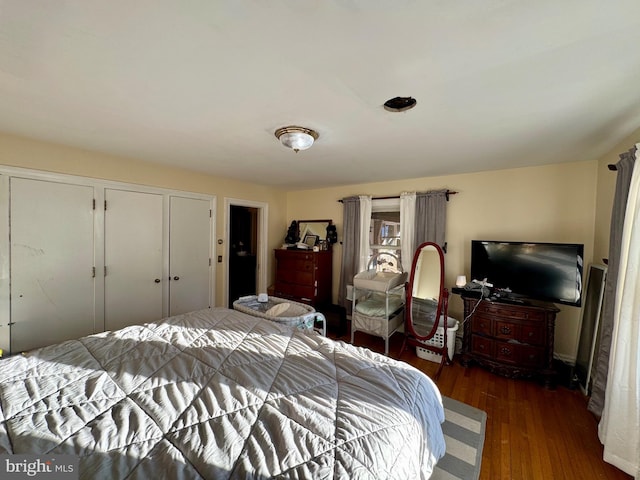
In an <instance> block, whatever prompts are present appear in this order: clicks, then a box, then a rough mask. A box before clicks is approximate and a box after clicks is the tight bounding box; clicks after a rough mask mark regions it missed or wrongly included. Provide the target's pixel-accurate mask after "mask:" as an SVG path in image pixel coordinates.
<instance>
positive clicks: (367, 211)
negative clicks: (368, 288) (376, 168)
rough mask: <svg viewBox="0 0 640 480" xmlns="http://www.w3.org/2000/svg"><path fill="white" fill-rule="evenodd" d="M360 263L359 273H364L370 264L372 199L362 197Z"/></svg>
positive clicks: (365, 196)
mask: <svg viewBox="0 0 640 480" xmlns="http://www.w3.org/2000/svg"><path fill="white" fill-rule="evenodd" d="M358 198H360V248H359V255H360V262H359V263H358V265H359V267H358V272H364V271H365V270H366V269H367V263H368V262H369V251H370V248H369V230H370V229H371V197H370V196H367V195H360V196H359V197H358Z"/></svg>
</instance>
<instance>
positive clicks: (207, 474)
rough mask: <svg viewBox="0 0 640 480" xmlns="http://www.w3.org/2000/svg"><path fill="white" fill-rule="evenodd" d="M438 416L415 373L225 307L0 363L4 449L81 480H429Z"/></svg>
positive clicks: (429, 391) (440, 445) (433, 397)
mask: <svg viewBox="0 0 640 480" xmlns="http://www.w3.org/2000/svg"><path fill="white" fill-rule="evenodd" d="M442 421H444V412H443V408H442V402H441V397H440V394H439V392H438V390H437V389H436V387H435V385H434V384H433V383H432V382H431V380H429V378H428V377H426V376H425V375H423V374H422V373H421V372H419V371H418V370H416V369H414V368H413V367H411V366H409V365H407V364H405V363H402V362H398V361H395V360H393V359H390V358H387V357H384V356H382V355H378V354H376V353H373V352H370V351H368V350H366V349H362V348H356V347H353V346H351V345H348V344H345V343H343V342H334V341H332V340H329V339H327V338H325V337H322V336H320V335H317V334H308V333H304V332H301V331H299V330H296V329H294V328H291V327H287V326H283V325H279V324H276V323H273V322H270V321H265V320H262V319H259V318H256V317H252V316H249V315H245V314H243V313H240V312H237V311H233V310H228V309H222V308H214V309H211V310H202V311H198V312H192V313H190V314H186V315H180V316H176V317H171V318H168V319H165V320H163V321H160V322H157V323H150V324H147V325H143V326H133V327H128V328H125V329H122V330H119V331H115V332H106V333H102V334H97V335H92V336H88V337H84V338H81V339H79V340H73V341H68V342H64V343H62V344H58V345H54V346H51V347H46V348H43V349H40V350H36V351H33V352H31V353H29V354H27V355H25V356H15V357H11V358H8V359H6V360H2V361H0V454H7V453H8V454H21V453H39V454H44V453H48V454H50V455H55V454H72V455H77V456H79V457H80V477H81V478H87V479H116V478H140V479H164V478H168V479H197V478H207V479H224V478H273V477H277V478H313V479H321V478H349V479H354V478H362V479H366V478H371V479H373V478H397V479H402V480H406V479H412V478H428V477H429V476H430V474H431V471H432V468H433V466H434V464H435V462H437V460H438V459H439V458H440V457H442V456H443V455H444V450H445V445H444V438H443V435H442V430H441V427H440V424H441V422H442Z"/></svg>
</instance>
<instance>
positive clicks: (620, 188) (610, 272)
mask: <svg viewBox="0 0 640 480" xmlns="http://www.w3.org/2000/svg"><path fill="white" fill-rule="evenodd" d="M635 153H636V148H635V147H634V148H632V149H631V150H629V151H628V152H625V153H623V154H621V155H620V161H619V162H618V163H617V164H616V167H617V179H616V192H615V196H614V198H613V209H612V212H611V232H610V233H609V263H608V266H607V278H606V280H605V284H604V297H603V299H602V313H601V316H600V349H599V350H598V351H597V352H595V356H596V357H595V374H594V377H593V385H592V388H591V398H590V399H589V404H588V406H587V408H588V409H589V411H590V412H591V413H593V414H594V415H596V416H598V417H600V416H602V409H603V407H604V395H605V390H606V388H607V375H608V372H609V353H610V350H611V337H612V333H613V309H614V305H615V300H616V287H617V282H618V271H619V269H620V245H621V243H622V228H623V226H624V216H625V211H626V209H627V197H628V196H629V186H630V184H631V174H632V173H633V165H634V163H635Z"/></svg>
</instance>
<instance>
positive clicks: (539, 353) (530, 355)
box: [519, 345, 546, 367]
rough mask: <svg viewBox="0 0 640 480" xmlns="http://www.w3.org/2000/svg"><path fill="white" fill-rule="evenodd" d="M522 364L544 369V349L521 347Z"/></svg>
mask: <svg viewBox="0 0 640 480" xmlns="http://www.w3.org/2000/svg"><path fill="white" fill-rule="evenodd" d="M519 357H520V364H521V365H523V366H525V367H543V366H544V363H545V360H546V359H545V357H544V348H542V347H532V346H529V345H520V346H519Z"/></svg>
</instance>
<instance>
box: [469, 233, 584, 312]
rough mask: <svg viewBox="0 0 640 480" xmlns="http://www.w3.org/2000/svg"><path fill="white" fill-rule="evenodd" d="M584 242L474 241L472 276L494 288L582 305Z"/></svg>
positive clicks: (472, 248) (509, 294) (517, 295)
mask: <svg viewBox="0 0 640 480" xmlns="http://www.w3.org/2000/svg"><path fill="white" fill-rule="evenodd" d="M583 252H584V246H583V245H582V244H575V243H529V242H500V241H495V240H472V241H471V278H472V279H475V280H484V279H485V278H486V279H487V282H489V283H492V284H493V287H492V288H493V289H494V291H500V292H502V293H504V294H505V295H506V296H507V297H511V298H516V299H517V298H521V297H525V298H530V299H534V300H544V301H550V302H557V303H563V304H566V305H575V306H580V304H581V301H582V268H583Z"/></svg>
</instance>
